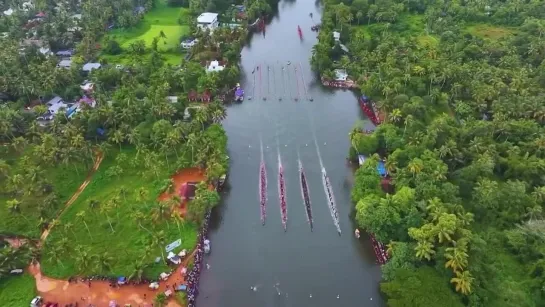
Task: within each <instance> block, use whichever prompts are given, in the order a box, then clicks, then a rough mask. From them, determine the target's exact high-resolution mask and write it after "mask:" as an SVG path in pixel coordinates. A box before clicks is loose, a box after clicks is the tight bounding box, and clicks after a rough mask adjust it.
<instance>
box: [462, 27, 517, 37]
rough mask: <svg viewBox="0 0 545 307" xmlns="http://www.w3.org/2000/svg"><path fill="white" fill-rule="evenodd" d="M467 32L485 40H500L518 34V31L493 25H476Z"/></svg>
mask: <svg viewBox="0 0 545 307" xmlns="http://www.w3.org/2000/svg"><path fill="white" fill-rule="evenodd" d="M465 31H466V32H467V33H469V34H471V35H473V36H477V37H480V38H483V39H489V40H498V39H501V38H504V37H507V36H510V35H514V34H516V33H517V30H516V29H513V28H507V27H500V26H495V25H491V24H485V23H482V24H474V25H469V26H467V27H466V29H465Z"/></svg>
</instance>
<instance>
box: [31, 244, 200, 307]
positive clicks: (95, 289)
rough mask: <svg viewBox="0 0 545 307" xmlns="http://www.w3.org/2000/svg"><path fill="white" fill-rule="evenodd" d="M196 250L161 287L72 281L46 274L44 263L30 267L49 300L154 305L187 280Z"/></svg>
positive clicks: (176, 305)
mask: <svg viewBox="0 0 545 307" xmlns="http://www.w3.org/2000/svg"><path fill="white" fill-rule="evenodd" d="M195 252H196V250H193V252H191V254H189V255H188V256H186V258H185V259H184V260H183V261H182V263H181V264H179V265H178V267H177V268H176V269H175V270H173V272H172V275H170V277H169V278H168V279H167V280H166V281H161V282H160V283H159V288H158V289H157V290H151V289H149V287H148V286H149V285H147V284H143V285H125V286H121V287H118V288H112V287H110V284H109V282H108V281H92V282H91V283H86V282H77V283H69V282H68V281H66V280H59V279H53V278H49V277H46V276H43V275H42V273H41V271H40V265H39V264H35V265H31V266H30V267H29V271H30V273H31V274H32V275H34V278H35V279H36V288H37V289H38V293H39V295H40V296H41V297H42V298H43V299H44V301H45V302H54V303H58V304H59V306H65V305H68V304H75V303H76V302H77V303H78V304H79V305H81V306H87V305H89V304H93V305H94V306H97V307H102V306H104V307H107V306H109V303H110V301H112V300H115V301H116V303H117V304H119V305H120V306H125V304H132V306H151V304H153V300H154V298H155V296H157V295H158V294H159V293H164V292H165V291H166V290H167V286H168V289H171V290H172V289H173V287H174V285H181V284H183V283H184V282H185V281H184V277H183V275H182V274H181V270H182V268H183V267H185V266H187V264H188V262H189V261H190V260H191V259H192V258H193V255H194V254H195ZM166 306H167V307H182V305H180V304H179V303H178V302H177V301H176V300H172V299H171V300H169V301H168V303H167V304H166Z"/></svg>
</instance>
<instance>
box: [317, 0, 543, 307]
mask: <svg viewBox="0 0 545 307" xmlns="http://www.w3.org/2000/svg"><path fill="white" fill-rule="evenodd" d="M544 20H545V3H544V2H543V1H537V0H536V1H495V0H488V1H458V0H456V1H446V2H443V1H440V2H429V1H419V0H414V1H396V0H374V1H372V0H354V1H339V0H327V1H326V3H325V11H324V14H323V19H322V29H321V31H320V34H319V44H317V45H316V46H315V48H314V52H313V57H312V64H313V67H314V69H315V70H317V71H318V72H319V73H321V74H322V75H325V76H331V75H333V72H332V70H333V69H346V70H347V71H348V74H349V75H350V76H352V77H353V78H354V80H355V81H356V82H357V85H358V87H359V88H360V89H361V91H362V92H363V93H364V94H365V95H367V96H369V97H371V99H373V100H375V101H376V102H377V105H378V107H379V108H380V109H381V110H382V112H384V113H385V114H386V115H387V116H386V120H385V122H384V123H382V124H381V125H379V126H378V127H377V128H376V130H375V131H374V132H372V133H370V134H368V133H362V132H364V131H362V129H361V127H356V128H355V129H354V131H352V132H351V133H350V139H351V143H352V148H351V150H350V151H351V152H350V155H351V157H352V158H354V157H355V156H356V154H364V155H367V156H371V157H372V158H371V159H368V160H367V161H366V162H365V163H364V165H363V166H362V167H360V168H359V169H358V170H357V172H356V179H355V184H354V187H353V189H352V200H353V202H354V204H355V212H356V213H355V218H356V221H357V224H358V225H359V226H360V227H361V228H362V229H365V230H367V231H368V232H370V233H373V234H375V235H376V238H377V239H378V240H380V241H382V242H384V243H385V244H387V246H388V253H389V254H390V256H391V259H390V261H389V262H388V263H387V264H386V265H384V266H383V267H382V279H383V281H382V284H381V290H382V292H383V293H384V294H385V295H386V298H387V304H388V305H389V306H415V307H416V306H464V305H465V306H498V307H511V306H512V307H515V306H517V307H521V306H525V307H526V306H528V307H530V306H543V305H545V219H544V216H543V207H544V204H545V198H544V195H545V181H544V177H543V171H544V169H545V138H544V136H543V135H544V132H545V129H544V126H543V124H544V123H545V122H544V120H545V116H544V115H545V37H544V34H545V21H544ZM333 31H338V32H340V33H341V42H342V43H343V44H345V45H346V46H347V47H348V49H349V53H344V52H343V51H342V49H341V48H340V47H339V45H338V44H337V43H335V42H334V40H333V35H332V32H333ZM354 103H356V102H354ZM378 159H385V160H386V168H387V170H388V171H389V173H390V176H391V178H392V184H393V187H394V190H393V191H389V192H390V193H386V192H384V191H383V189H382V188H381V178H380V177H379V175H378V173H377V171H376V165H377V163H378Z"/></svg>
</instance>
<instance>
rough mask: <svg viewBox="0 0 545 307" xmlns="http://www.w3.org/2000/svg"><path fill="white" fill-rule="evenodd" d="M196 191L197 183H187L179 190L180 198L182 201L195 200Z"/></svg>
mask: <svg viewBox="0 0 545 307" xmlns="http://www.w3.org/2000/svg"><path fill="white" fill-rule="evenodd" d="M196 190H197V182H187V183H184V184H183V185H182V187H181V188H180V198H181V199H182V200H192V199H194V198H195V191H196Z"/></svg>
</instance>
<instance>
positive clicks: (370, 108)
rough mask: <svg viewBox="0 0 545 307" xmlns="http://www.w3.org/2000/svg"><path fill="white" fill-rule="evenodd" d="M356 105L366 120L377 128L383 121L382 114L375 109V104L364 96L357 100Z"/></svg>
mask: <svg viewBox="0 0 545 307" xmlns="http://www.w3.org/2000/svg"><path fill="white" fill-rule="evenodd" d="M358 103H359V105H360V108H361V110H362V111H363V113H365V115H366V116H367V118H369V120H370V121H371V122H372V123H373V125H375V126H378V125H380V124H381V123H382V122H383V121H384V114H382V112H380V109H379V108H378V107H377V104H376V103H375V102H374V101H373V100H371V99H370V98H369V97H367V96H365V95H361V96H360V97H359V98H358Z"/></svg>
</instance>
